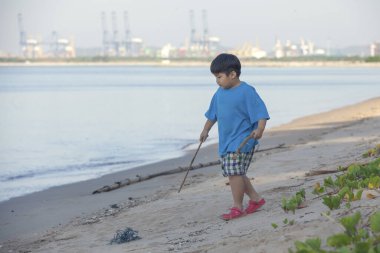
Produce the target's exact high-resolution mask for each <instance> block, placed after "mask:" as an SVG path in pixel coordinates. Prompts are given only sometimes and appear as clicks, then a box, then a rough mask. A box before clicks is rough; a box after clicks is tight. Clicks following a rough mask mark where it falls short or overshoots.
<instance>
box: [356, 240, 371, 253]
mask: <svg viewBox="0 0 380 253" xmlns="http://www.w3.org/2000/svg"><path fill="white" fill-rule="evenodd" d="M370 248H371V246H370V243H369V242H358V243H356V244H355V253H368V251H369V249H370Z"/></svg>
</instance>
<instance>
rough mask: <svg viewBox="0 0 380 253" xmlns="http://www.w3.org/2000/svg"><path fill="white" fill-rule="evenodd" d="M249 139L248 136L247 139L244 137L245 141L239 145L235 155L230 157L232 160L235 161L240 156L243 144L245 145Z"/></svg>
mask: <svg viewBox="0 0 380 253" xmlns="http://www.w3.org/2000/svg"><path fill="white" fill-rule="evenodd" d="M250 139H251V136H250V135H248V136H247V137H245V139H244V140H243V142H242V143H240V146H239V147H238V149H237V150H236V153H235V154H234V155H233V156H232V159H234V160H236V159H237V157H238V155H239V154H240V150H241V149H242V148H243V147H244V146H245V144H247V142H248V141H249V140H250Z"/></svg>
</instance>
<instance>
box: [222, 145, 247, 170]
mask: <svg viewBox="0 0 380 253" xmlns="http://www.w3.org/2000/svg"><path fill="white" fill-rule="evenodd" d="M253 153H254V148H253V149H252V150H251V151H250V152H248V153H240V154H239V155H237V156H236V157H234V156H235V155H236V153H235V152H228V153H227V154H226V155H223V156H222V159H221V160H222V161H221V163H222V172H223V176H225V177H228V176H237V175H241V176H242V175H245V174H247V170H248V168H249V165H250V164H251V161H252V157H253ZM234 158H236V159H234Z"/></svg>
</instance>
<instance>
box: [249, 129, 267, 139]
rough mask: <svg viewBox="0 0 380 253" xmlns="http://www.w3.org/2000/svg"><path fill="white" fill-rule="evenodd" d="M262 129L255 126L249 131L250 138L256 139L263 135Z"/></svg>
mask: <svg viewBox="0 0 380 253" xmlns="http://www.w3.org/2000/svg"><path fill="white" fill-rule="evenodd" d="M263 133H264V129H260V128H257V129H255V130H253V131H252V132H251V134H250V135H249V136H251V138H252V139H255V140H258V139H260V138H261V137H263Z"/></svg>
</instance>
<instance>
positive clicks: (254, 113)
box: [205, 82, 269, 156]
mask: <svg viewBox="0 0 380 253" xmlns="http://www.w3.org/2000/svg"><path fill="white" fill-rule="evenodd" d="M205 116H206V118H207V119H209V120H211V121H217V122H218V130H219V155H220V156H223V155H225V154H227V152H236V150H237V149H238V147H239V145H240V144H241V143H242V142H243V140H244V139H245V138H246V137H247V136H248V135H249V134H250V133H251V132H252V131H253V130H254V129H256V128H257V127H258V121H259V120H261V119H267V120H268V119H269V114H268V111H267V108H266V106H265V104H264V102H263V100H262V99H261V98H260V96H259V95H258V94H257V92H256V90H255V88H253V87H252V86H250V85H248V84H246V83H245V82H241V83H240V85H238V86H235V87H233V88H230V89H223V88H222V87H219V89H218V90H217V91H216V92H215V94H214V96H213V97H212V100H211V103H210V107H209V109H208V111H207V112H206V113H205ZM257 143H258V141H257V140H254V139H250V140H249V141H248V143H247V144H246V145H245V146H244V147H243V148H242V149H241V152H249V151H250V150H251V149H252V148H253V147H254V146H255V145H256V144H257Z"/></svg>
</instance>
